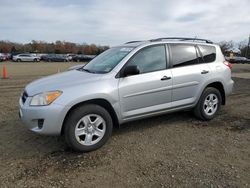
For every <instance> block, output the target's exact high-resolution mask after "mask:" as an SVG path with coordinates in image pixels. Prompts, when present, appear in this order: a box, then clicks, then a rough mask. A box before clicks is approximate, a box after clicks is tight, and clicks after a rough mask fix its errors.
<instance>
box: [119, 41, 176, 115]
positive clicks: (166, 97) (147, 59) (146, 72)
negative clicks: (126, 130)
mask: <svg viewBox="0 0 250 188" xmlns="http://www.w3.org/2000/svg"><path fill="white" fill-rule="evenodd" d="M166 59H167V58H166V47H165V45H157V46H151V47H146V48H143V49H141V50H140V51H139V52H138V53H136V54H135V55H134V56H133V57H132V58H131V59H130V60H129V61H128V62H127V64H126V65H125V66H128V65H136V66H138V68H139V70H140V74H138V75H133V76H127V77H124V78H119V97H120V101H121V114H122V117H123V119H129V118H133V117H136V116H143V115H145V114H148V113H154V112H158V111H160V110H163V109H167V108H170V107H171V97H172V74H171V71H170V70H168V69H167V61H166Z"/></svg>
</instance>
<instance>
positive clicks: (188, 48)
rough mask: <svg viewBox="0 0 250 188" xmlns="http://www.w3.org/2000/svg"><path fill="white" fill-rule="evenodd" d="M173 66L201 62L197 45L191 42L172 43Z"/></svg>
mask: <svg viewBox="0 0 250 188" xmlns="http://www.w3.org/2000/svg"><path fill="white" fill-rule="evenodd" d="M170 48H171V52H172V63H173V67H180V66H188V65H194V64H198V63H199V57H198V55H197V51H196V48H195V46H193V45H189V44H171V45H170Z"/></svg>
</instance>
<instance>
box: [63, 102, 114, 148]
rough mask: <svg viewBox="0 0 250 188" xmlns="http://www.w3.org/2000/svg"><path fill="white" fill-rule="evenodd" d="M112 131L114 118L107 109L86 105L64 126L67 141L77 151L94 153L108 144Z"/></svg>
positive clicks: (71, 114) (73, 113) (75, 112)
mask: <svg viewBox="0 0 250 188" xmlns="http://www.w3.org/2000/svg"><path fill="white" fill-rule="evenodd" d="M112 129H113V122H112V118H111V116H110V114H109V113H108V112H107V110H106V109H104V108H103V107H101V106H98V105H92V104H89V105H84V106H81V107H78V108H76V109H75V110H73V111H72V112H71V113H70V114H69V116H68V118H67V120H66V122H65V125H64V134H65V141H66V143H67V144H68V146H69V147H71V148H72V149H74V150H75V151H81V152H88V151H93V150H96V149H98V148H100V147H101V146H103V145H104V144H105V143H106V142H107V140H108V139H109V137H110V136H111V134H112Z"/></svg>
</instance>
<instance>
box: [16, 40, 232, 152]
mask: <svg viewBox="0 0 250 188" xmlns="http://www.w3.org/2000/svg"><path fill="white" fill-rule="evenodd" d="M231 68H232V67H231V64H230V63H228V62H227V61H225V59H224V56H223V54H222V52H221V49H220V47H219V46H218V45H215V44H213V43H212V42H210V41H208V40H204V39H190V38H159V39H154V40H149V41H133V42H128V43H126V44H123V45H121V46H117V47H113V48H111V49H109V50H107V51H105V52H103V53H102V54H100V55H99V56H97V57H96V58H95V59H93V60H92V61H91V62H89V63H88V64H87V65H85V66H80V67H78V68H77V69H74V70H70V71H67V72H63V73H59V74H56V75H52V76H48V77H45V78H42V79H39V80H36V81H34V82H32V83H31V84H29V85H27V87H26V88H25V91H24V93H23V95H22V96H21V98H20V117H21V119H22V121H23V122H24V123H25V124H26V126H27V127H28V128H29V129H30V130H32V131H34V132H36V133H39V134H45V135H64V137H65V140H66V143H67V144H68V145H69V146H70V147H71V148H73V149H74V150H77V151H85V152H86V151H92V150H95V149H97V148H100V147H101V146H102V145H104V143H105V142H106V141H107V140H108V139H109V137H110V136H111V134H112V129H113V126H115V125H120V124H122V123H125V122H129V121H133V120H136V119H141V118H146V117H151V116H155V115H159V114H164V113H169V112H173V111H179V110H183V109H191V110H193V111H194V114H195V116H196V117H198V118H199V119H201V120H211V119H213V118H214V117H215V116H216V114H217V113H218V111H219V109H220V107H221V105H225V103H226V96H227V95H229V94H230V93H231V92H232V88H233V84H234V82H233V80H232V79H231Z"/></svg>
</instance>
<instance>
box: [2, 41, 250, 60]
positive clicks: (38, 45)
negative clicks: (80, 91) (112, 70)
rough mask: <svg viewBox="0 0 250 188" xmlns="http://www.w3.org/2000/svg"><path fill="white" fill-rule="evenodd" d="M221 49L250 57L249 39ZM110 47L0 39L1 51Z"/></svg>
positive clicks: (62, 51)
mask: <svg viewBox="0 0 250 188" xmlns="http://www.w3.org/2000/svg"><path fill="white" fill-rule="evenodd" d="M219 45H220V47H221V50H222V52H223V54H224V55H228V54H229V53H230V51H231V50H232V49H233V48H234V49H238V51H239V55H241V56H243V57H250V48H249V47H248V41H247V40H245V41H241V42H239V43H235V42H234V41H232V40H231V41H221V42H219ZM107 49H109V46H101V45H95V44H86V43H83V44H77V43H72V42H65V41H60V40H58V41H56V42H52V43H48V42H44V41H36V40H32V41H31V42H30V43H26V44H22V43H15V42H10V41H0V53H25V52H30V53H46V54H47V53H56V54H67V53H73V54H86V55H98V54H100V53H102V52H103V51H105V50H107Z"/></svg>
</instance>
